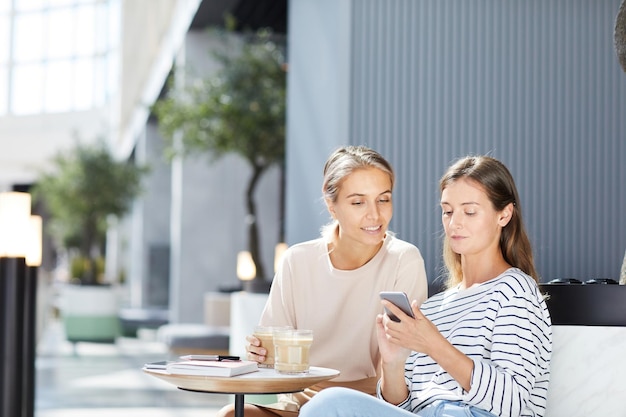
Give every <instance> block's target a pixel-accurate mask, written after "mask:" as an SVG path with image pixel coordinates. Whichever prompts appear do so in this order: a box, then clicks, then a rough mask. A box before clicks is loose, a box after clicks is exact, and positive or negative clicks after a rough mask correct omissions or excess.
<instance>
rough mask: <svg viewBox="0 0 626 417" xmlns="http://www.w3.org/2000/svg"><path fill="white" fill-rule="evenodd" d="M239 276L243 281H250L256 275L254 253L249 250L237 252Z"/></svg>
mask: <svg viewBox="0 0 626 417" xmlns="http://www.w3.org/2000/svg"><path fill="white" fill-rule="evenodd" d="M237 277H238V278H239V279H240V280H242V281H250V280H253V279H254V278H255V277H256V266H255V265H254V260H252V254H251V253H250V252H248V251H241V252H239V253H238V254H237Z"/></svg>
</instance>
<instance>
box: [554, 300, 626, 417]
mask: <svg viewBox="0 0 626 417" xmlns="http://www.w3.org/2000/svg"><path fill="white" fill-rule="evenodd" d="M572 308H576V306H572ZM552 331H553V337H552V342H553V353H552V361H551V378H550V388H549V391H548V404H547V409H546V414H545V417H596V416H598V417H600V416H626V403H625V402H624V393H625V392H626V388H625V384H626V327H619V326H565V325H554V326H553V327H552Z"/></svg>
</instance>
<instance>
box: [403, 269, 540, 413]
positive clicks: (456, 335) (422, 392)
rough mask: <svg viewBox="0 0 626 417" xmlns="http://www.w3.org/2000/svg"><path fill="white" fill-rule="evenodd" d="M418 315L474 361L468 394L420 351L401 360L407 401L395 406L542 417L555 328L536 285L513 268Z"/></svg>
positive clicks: (431, 302) (438, 298)
mask: <svg viewBox="0 0 626 417" xmlns="http://www.w3.org/2000/svg"><path fill="white" fill-rule="evenodd" d="M420 309H421V311H422V312H423V313H424V315H425V316H426V317H428V318H429V319H430V320H431V321H432V322H433V323H434V324H435V325H436V326H437V328H438V329H439V331H440V332H441V334H442V335H443V336H444V337H445V338H446V339H448V341H450V342H451V343H452V344H453V345H454V346H455V347H456V348H457V349H459V350H461V351H462V352H463V353H465V354H466V355H467V356H469V357H470V358H471V359H472V360H473V361H474V371H473V373H472V377H471V389H470V391H469V392H466V391H464V390H463V388H462V387H461V386H460V385H459V384H458V382H457V381H456V380H455V379H454V378H452V377H451V376H450V375H449V374H448V373H447V372H446V371H444V370H443V369H442V368H441V367H440V366H439V365H438V364H437V363H436V362H435V361H433V360H432V359H431V358H430V357H429V356H427V355H425V354H423V353H417V352H413V353H411V355H410V356H409V358H408V359H407V362H406V368H405V370H406V372H405V376H406V378H407V384H408V388H409V396H408V398H407V400H406V401H405V402H403V403H401V404H399V406H400V407H402V408H404V409H407V410H410V411H413V412H417V411H418V410H419V409H421V408H423V407H424V406H426V405H428V404H430V403H432V402H433V401H435V400H450V401H462V402H464V403H467V404H471V405H473V406H476V407H479V408H481V409H483V410H486V411H489V412H491V413H492V414H495V415H497V416H502V417H509V416H515V417H517V416H524V417H526V416H533V417H539V416H543V415H544V412H545V407H546V399H547V393H548V382H549V376H550V369H549V368H550V358H551V354H552V327H551V326H552V325H551V320H550V314H549V312H548V308H547V306H546V303H545V301H544V299H543V296H542V294H541V293H540V291H539V288H538V287H537V285H536V283H535V281H534V280H533V279H532V278H531V277H530V276H528V275H526V274H525V273H523V272H522V271H520V270H519V269H516V268H510V269H508V270H507V271H505V272H504V273H503V274H501V275H500V276H498V277H496V278H494V279H492V280H489V281H487V282H485V283H482V284H481V285H478V286H474V287H471V288H469V289H465V290H461V289H459V288H458V287H456V288H452V289H449V290H447V291H444V292H442V293H439V294H436V295H434V296H433V297H431V298H429V299H428V300H427V301H426V302H424V304H422V306H421V308H420Z"/></svg>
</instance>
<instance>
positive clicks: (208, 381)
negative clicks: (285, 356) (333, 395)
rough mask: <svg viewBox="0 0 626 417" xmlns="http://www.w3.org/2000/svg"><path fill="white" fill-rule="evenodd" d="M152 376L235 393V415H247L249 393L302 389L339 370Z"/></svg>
mask: <svg viewBox="0 0 626 417" xmlns="http://www.w3.org/2000/svg"><path fill="white" fill-rule="evenodd" d="M143 371H144V372H145V373H147V374H149V375H152V376H154V377H157V378H159V379H162V380H164V381H166V382H169V383H170V384H172V385H175V386H176V387H178V388H180V389H183V390H187V391H199V392H208V393H216V394H234V395H235V416H236V417H243V409H244V396H245V394H284V393H292V392H300V391H303V390H304V389H305V388H308V387H310V386H311V385H315V384H317V383H319V382H322V381H327V380H329V379H332V378H335V377H337V376H339V371H338V370H336V369H330V368H320V367H317V366H312V367H311V368H310V370H309V373H308V374H304V375H283V374H279V373H278V372H276V371H275V370H274V369H267V368H259V370H258V371H256V372H250V373H248V374H243V375H238V376H233V377H215V376H203V375H178V374H170V373H167V371H163V370H156V369H146V368H143Z"/></svg>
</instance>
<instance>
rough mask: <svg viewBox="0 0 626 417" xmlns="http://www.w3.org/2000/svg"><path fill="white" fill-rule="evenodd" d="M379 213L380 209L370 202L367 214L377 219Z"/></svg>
mask: <svg viewBox="0 0 626 417" xmlns="http://www.w3.org/2000/svg"><path fill="white" fill-rule="evenodd" d="M379 215H380V211H379V210H378V206H377V205H376V204H371V205H370V206H369V208H368V210H367V216H368V217H369V218H372V219H377V218H378V216H379Z"/></svg>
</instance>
